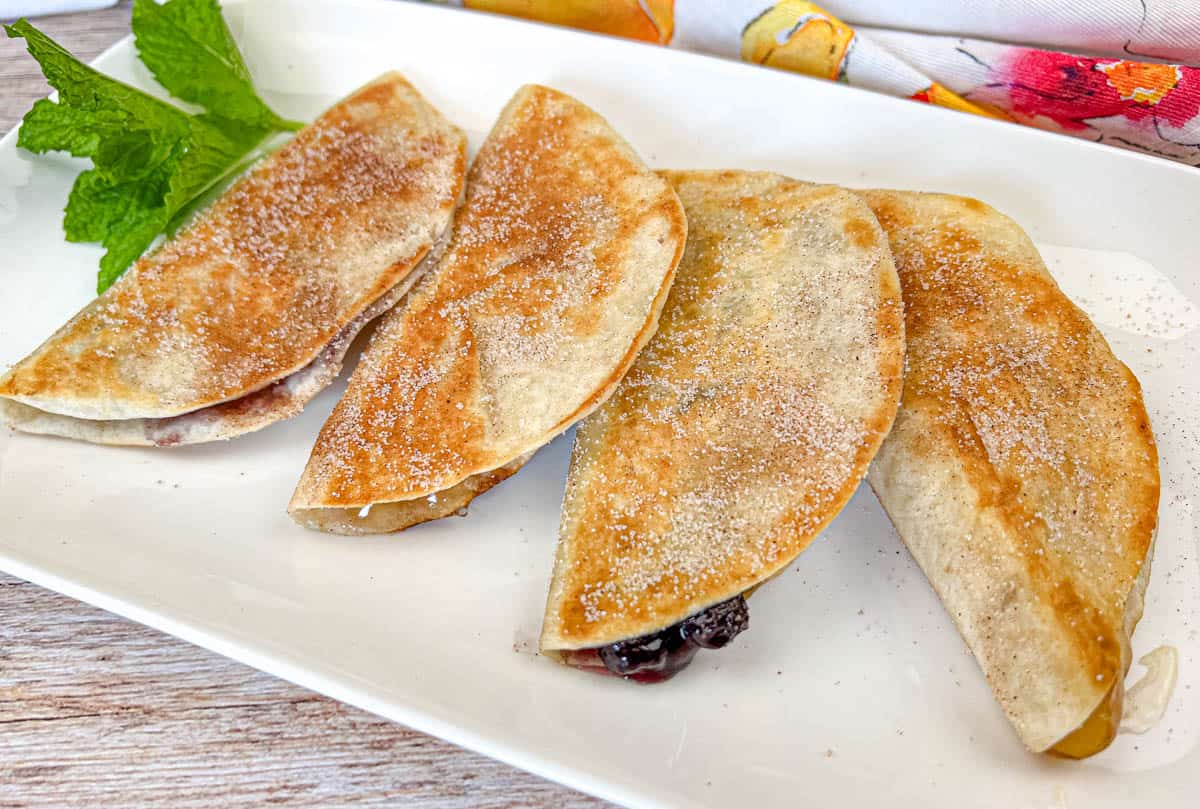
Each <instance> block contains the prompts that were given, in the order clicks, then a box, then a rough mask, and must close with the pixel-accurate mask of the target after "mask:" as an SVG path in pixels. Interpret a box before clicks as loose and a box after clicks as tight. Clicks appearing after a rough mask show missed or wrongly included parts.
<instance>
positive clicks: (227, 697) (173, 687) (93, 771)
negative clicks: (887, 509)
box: [0, 3, 606, 809]
mask: <svg viewBox="0 0 1200 809" xmlns="http://www.w3.org/2000/svg"><path fill="white" fill-rule="evenodd" d="M36 23H37V25H38V26H39V27H40V28H42V29H43V30H44V31H46V32H47V33H49V34H50V35H51V36H53V37H55V38H56V39H58V40H59V41H60V42H61V43H62V44H63V45H65V46H66V47H67V48H69V49H70V50H72V51H73V52H74V53H76V54H77V55H79V56H80V57H82V58H84V59H91V58H93V57H95V56H96V55H97V54H98V53H99V52H100V51H101V50H103V49H104V48H106V47H107V46H108V45H110V44H112V43H113V42H114V41H116V40H117V39H118V38H120V37H121V36H123V35H124V34H126V33H128V30H129V5H128V3H122V4H121V5H120V6H118V7H117V8H115V9H111V10H106V11H100V12H92V13H89V14H77V15H64V16H61V17H46V18H42V19H39V20H37V21H36ZM47 92H48V88H47V86H46V84H45V81H44V80H43V79H42V76H41V73H40V72H39V71H38V69H37V66H36V64H35V63H34V62H33V60H32V59H30V58H29V57H28V56H27V55H26V54H25V50H24V48H23V46H22V43H21V41H20V40H10V39H6V38H0V131H7V130H8V129H9V128H11V127H12V126H14V125H15V124H16V123H17V121H19V120H20V117H21V116H22V115H24V113H25V111H26V110H27V109H28V108H29V105H30V104H32V103H33V101H34V100H35V99H37V98H40V97H41V96H44V95H45V94H46V93H47ZM266 804H271V805H278V806H282V807H299V806H320V807H342V806H344V807H383V806H399V805H403V806H406V807H413V808H414V809H429V808H430V807H445V808H446V809H451V808H454V807H484V808H485V809H486V808H488V807H517V806H522V807H524V806H528V807H555V808H556V809H558V808H559V807H562V808H563V809H583V807H589V808H590V807H602V806H605V805H606V804H604V803H603V802H601V801H598V800H596V799H593V798H589V797H586V796H584V795H580V794H579V793H576V792H573V791H571V790H568V789H566V788H564V787H561V786H558V785H556V784H552V783H550V782H548V781H544V780H542V779H540V778H537V777H536V776H533V775H529V774H528V773H524V772H521V771H520V770H516V769H513V768H512V767H509V766H507V765H505V764H501V763H499V762H496V761H492V760H490V759H487V758H484V757H482V756H479V755H476V754H474V753H470V752H468V751H465V750H461V749H459V748H456V747H454V746H452V745H449V744H446V743H445V742H442V741H439V740H437V739H434V738H432V737H429V736H425V735H424V734H421V733H417V732H415V731H412V730H409V729H407V728H404V727H402V726H399V725H396V724H393V723H391V722H388V721H386V720H383V719H380V718H378V717H375V716H372V715H370V714H367V713H365V712H363V711H360V710H357V709H355V708H350V707H348V706H345V705H342V704H340V703H337V702H334V701H333V700H330V699H326V698H325V697H321V696H319V695H317V694H314V693H312V692H310V691H306V690H304V689H302V688H299V687H297V686H294V685H291V684H289V683H286V682H284V681H282V680H277V679H275V678H273V677H270V676H268V675H266V674H263V673H261V672H258V671H255V670H253V669H250V668H248V667H246V666H243V665H241V664H239V663H235V662H233V661H231V660H227V659H225V658H222V657H220V656H218V655H215V654H212V653H210V652H207V651H205V650H203V649H199V648H197V647H195V646H192V645H190V644H187V643H184V642H183V641H180V640H177V639H175V638H172V637H170V636H167V635H163V634H161V633H159V632H156V631H154V630H152V629H148V628H146V627H143V626H140V625H138V624H134V623H131V622H129V621H126V620H124V619H122V618H118V617H116V616H114V615H110V614H109V613H106V612H103V611H101V610H97V609H94V608H92V607H88V606H86V605H83V604H80V603H78V602H76V601H72V600H71V599H68V598H66V597H64V596H60V595H58V594H56V593H52V592H50V591H48V590H44V589H42V588H40V587H36V586H34V585H32V584H28V583H26V582H23V581H20V580H18V579H15V578H12V577H10V576H6V575H4V574H0V809H16V808H17V807H20V808H21V809H26V808H27V807H28V808H29V809H33V808H34V807H82V806H87V807H172V809H190V808H191V807H196V808H197V809H213V808H214V807H235V806H236V807H241V806H246V807H250V806H253V807H259V806H263V805H266Z"/></svg>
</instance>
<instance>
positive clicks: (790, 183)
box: [541, 171, 904, 667]
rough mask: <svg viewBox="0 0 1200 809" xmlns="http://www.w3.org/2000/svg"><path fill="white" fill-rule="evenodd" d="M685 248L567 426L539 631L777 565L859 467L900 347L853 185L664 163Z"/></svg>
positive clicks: (712, 600)
mask: <svg viewBox="0 0 1200 809" xmlns="http://www.w3.org/2000/svg"><path fill="white" fill-rule="evenodd" d="M664 175H665V176H666V177H667V178H668V179H669V180H670V181H671V182H672V184H673V185H674V186H675V189H676V191H677V192H678V194H679V197H680V199H682V200H683V204H684V209H685V210H686V211H687V216H688V222H689V231H688V242H687V250H686V252H685V253H684V258H683V261H682V262H681V263H680V266H679V271H678V276H677V278H676V281H675V285H674V287H673V288H672V290H671V293H670V296H669V298H668V301H667V305H666V308H665V309H664V311H663V316H662V319H661V322H660V324H659V329H658V332H657V334H655V336H654V338H653V339H652V340H651V341H650V344H649V345H648V346H647V347H646V349H645V350H644V351H643V352H642V354H641V355H640V356H639V357H638V359H637V362H636V363H635V364H634V366H633V368H632V369H631V370H630V372H629V374H628V376H626V377H625V379H624V380H623V381H622V382H621V384H620V386H619V387H618V388H617V392H616V393H615V394H614V395H613V397H612V398H611V399H610V400H609V401H608V402H607V403H606V404H605V405H604V406H603V407H601V408H600V409H599V410H597V411H596V412H595V413H594V414H593V415H592V416H590V417H589V418H588V419H587V420H586V421H584V422H583V423H582V424H581V425H580V426H579V429H578V431H577V433H576V438H575V450H574V454H573V456H572V458H571V467H570V473H569V476H568V479H567V487H566V494H565V497H564V499H563V513H562V523H561V527H560V531H559V542H558V549H557V553H556V556H555V561H554V572H553V578H552V580H551V583H550V593H549V598H548V602H547V605H546V614H545V620H544V623H543V626H542V636H541V649H542V651H543V652H544V653H548V654H549V655H550V656H552V657H556V658H558V659H560V660H563V661H564V662H569V663H572V664H573V665H580V666H585V667H587V664H586V663H585V662H583V661H582V660H576V659H574V656H573V655H571V654H564V652H566V651H567V650H581V649H589V650H590V649H595V648H597V647H601V646H604V645H607V644H613V643H616V642H619V641H626V640H629V639H633V638H640V637H643V636H650V635H653V634H654V633H657V632H659V631H661V630H664V629H666V628H668V627H672V626H673V625H675V624H678V623H679V622H680V621H682V620H683V619H685V618H689V617H690V616H695V615H696V614H697V613H700V612H701V611H702V610H705V609H707V608H709V607H712V606H714V605H717V604H720V603H721V602H725V601H726V600H728V599H730V598H734V597H737V596H739V595H740V594H745V593H747V591H749V590H751V589H753V588H754V587H756V586H757V585H759V584H761V583H762V582H763V581H765V580H767V579H769V578H770V577H772V576H774V575H775V574H776V573H778V572H780V571H782V570H783V569H784V568H785V567H786V566H787V565H788V564H789V563H790V562H791V561H792V560H794V559H795V558H796V556H797V555H798V554H799V553H800V552H801V551H803V550H804V549H805V548H807V547H808V545H809V544H810V543H811V542H812V541H813V538H814V537H816V536H817V534H818V533H820V531H821V530H822V529H823V528H824V527H825V526H826V525H828V524H829V522H830V520H832V519H833V518H834V516H836V515H837V513H838V512H839V511H840V510H841V509H842V507H843V506H844V505H845V504H846V502H847V501H848V500H849V499H850V496H851V495H852V494H853V492H854V490H855V488H856V487H857V486H858V484H859V482H860V481H861V480H862V478H863V476H864V475H865V474H866V471H867V466H868V464H869V463H870V461H871V459H872V457H874V455H875V452H876V450H877V449H878V447H879V446H880V443H881V442H882V440H883V437H884V435H885V434H886V433H887V431H888V429H889V427H890V426H891V424H892V420H893V418H894V417H895V413H896V407H897V405H898V404H899V399H900V386H901V374H902V368H903V356H904V330H903V315H902V312H901V304H900V287H899V281H898V279H897V277H896V270H895V268H894V267H893V265H892V259H891V254H890V252H889V250H888V246H887V239H886V237H885V236H884V234H883V232H882V231H881V230H880V228H879V224H878V223H877V222H876V221H875V217H874V216H872V214H871V211H870V209H869V208H868V207H867V206H866V205H865V204H864V203H863V202H862V200H861V199H860V198H859V197H858V196H857V195H855V194H853V193H851V192H849V191H846V190H844V189H841V188H836V187H833V186H818V185H811V184H809V183H802V182H797V181H794V180H790V179H787V178H785V177H780V176H778V175H774V174H766V173H756V172H740V171H721V172H664Z"/></svg>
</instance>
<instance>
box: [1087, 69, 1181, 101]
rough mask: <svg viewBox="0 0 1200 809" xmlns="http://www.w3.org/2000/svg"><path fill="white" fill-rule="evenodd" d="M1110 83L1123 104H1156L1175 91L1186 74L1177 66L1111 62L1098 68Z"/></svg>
mask: <svg viewBox="0 0 1200 809" xmlns="http://www.w3.org/2000/svg"><path fill="white" fill-rule="evenodd" d="M1096 70H1099V71H1100V72H1101V73H1103V74H1104V75H1105V77H1106V78H1107V80H1108V86H1109V87H1112V88H1113V89H1114V90H1116V91H1117V93H1119V94H1120V96H1121V99H1122V100H1123V101H1136V102H1138V103H1139V104H1157V103H1158V102H1159V101H1161V100H1162V97H1163V96H1165V95H1166V94H1167V93H1169V92H1171V91H1172V90H1174V89H1175V85H1177V84H1179V82H1180V80H1181V79H1182V78H1183V73H1182V71H1180V69H1179V68H1178V67H1176V66H1175V65H1159V64H1155V63H1153V62H1125V61H1121V62H1111V63H1108V64H1104V63H1100V64H1097V65H1096Z"/></svg>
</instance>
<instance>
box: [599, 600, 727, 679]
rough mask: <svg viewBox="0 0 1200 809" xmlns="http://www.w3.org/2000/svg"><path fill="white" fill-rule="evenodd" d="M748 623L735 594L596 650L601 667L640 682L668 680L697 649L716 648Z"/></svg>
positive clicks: (689, 659) (682, 667)
mask: <svg viewBox="0 0 1200 809" xmlns="http://www.w3.org/2000/svg"><path fill="white" fill-rule="evenodd" d="M749 626H750V610H749V608H748V607H747V606H746V599H744V598H742V596H740V595H737V596H734V597H733V598H731V599H729V600H728V601H722V602H721V603H720V604H714V605H713V606H711V607H709V608H708V609H706V610H702V611H700V612H698V613H696V614H695V615H692V616H690V617H688V618H684V619H683V620H682V621H680V622H679V623H677V624H675V625H674V626H669V627H667V628H666V629H664V630H662V631H660V632H655V633H653V634H650V635H643V636H642V637H640V638H632V639H630V640H623V641H618V642H617V643H611V644H609V645H608V646H601V647H600V648H599V649H596V650H595V651H596V654H597V655H598V656H599V657H600V662H602V663H603V664H604V668H606V669H608V671H610V672H612V673H613V674H616V675H617V676H619V677H627V678H629V679H631V680H636V681H638V682H642V683H657V682H661V681H663V680H667V679H670V678H671V677H673V676H674V675H675V674H676V673H678V672H679V671H681V670H683V669H684V668H686V667H687V665H688V664H689V663H691V662H692V658H693V657H695V655H696V652H697V650H699V649H720V648H721V647H723V646H725V645H726V644H728V643H729V642H730V641H731V640H733V639H734V638H735V637H737V636H738V635H739V634H741V633H742V632H745V631H746V629H747V628H748V627H749Z"/></svg>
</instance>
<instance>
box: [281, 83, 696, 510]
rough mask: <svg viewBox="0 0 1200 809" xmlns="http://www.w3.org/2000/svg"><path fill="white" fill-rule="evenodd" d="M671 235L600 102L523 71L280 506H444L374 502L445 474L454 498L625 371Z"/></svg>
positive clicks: (644, 328) (660, 195)
mask: <svg viewBox="0 0 1200 809" xmlns="http://www.w3.org/2000/svg"><path fill="white" fill-rule="evenodd" d="M686 235H687V222H686V220H685V218H684V215H683V209H682V206H681V205H680V203H679V200H678V198H677V197H676V196H675V192H674V191H672V190H671V187H670V186H669V185H668V184H667V183H666V182H665V181H663V180H662V179H661V178H660V177H658V176H657V175H655V174H654V173H653V172H651V171H650V170H649V169H647V168H646V167H645V165H644V164H643V163H642V161H641V160H640V158H638V156H637V155H636V153H634V151H633V150H632V149H631V148H630V147H629V145H628V144H626V143H625V141H624V140H622V139H621V138H620V136H619V135H617V134H616V133H615V132H614V131H613V130H612V128H611V127H610V126H609V125H608V123H607V122H606V121H605V120H604V119H603V118H601V117H600V116H599V115H597V114H596V113H595V112H593V111H592V110H591V109H589V108H588V107H586V106H584V105H583V104H581V103H580V102H578V101H576V100H575V99H573V98H571V97H570V96H567V95H565V94H563V93H560V92H558V91H555V90H551V89H549V88H546V87H539V86H536V85H531V86H527V87H524V88H522V89H521V90H520V91H518V93H517V94H516V95H515V96H514V97H513V99H512V100H511V101H510V102H509V104H508V106H507V107H506V108H505V110H504V111H503V112H502V113H501V116H500V119H499V120H498V121H497V123H496V126H495V128H494V129H493V130H492V133H491V134H490V135H489V136H488V139H487V141H486V142H485V143H484V144H483V146H482V147H481V149H480V152H479V155H478V157H477V158H476V160H475V163H474V165H473V166H472V167H471V171H470V174H469V177H468V184H467V196H466V202H465V203H464V205H463V208H462V210H461V212H460V213H459V215H458V218H457V220H456V222H455V225H454V231H453V234H452V236H451V242H450V246H449V248H448V249H447V252H446V256H445V258H444V259H443V260H442V262H441V264H440V265H439V266H438V268H437V269H436V271H434V272H433V273H431V274H430V276H429V277H428V278H427V279H426V280H425V281H423V282H422V283H421V284H420V285H419V286H418V287H417V289H416V290H414V292H413V294H412V296H411V297H410V299H409V301H408V303H407V304H406V305H405V306H403V307H401V308H398V309H396V310H395V311H393V312H392V313H391V314H390V315H389V316H388V317H387V318H386V319H385V320H384V322H383V323H382V324H381V326H380V328H379V330H378V331H377V332H376V333H375V335H374V336H373V338H372V341H371V344H370V346H369V348H368V349H367V351H366V353H365V354H364V356H363V360H362V362H361V363H360V364H359V366H358V368H357V369H356V370H355V372H354V375H353V376H352V377H351V380H350V385H349V388H348V390H347V391H346V394H345V396H344V397H343V398H342V401H341V402H339V404H338V406H337V408H336V409H335V410H334V412H333V415H332V416H330V419H329V421H328V422H327V423H326V424H325V427H324V428H323V429H322V431H321V434H320V436H319V437H318V439H317V442H316V445H315V447H314V448H313V453H312V456H311V457H310V459H309V462H308V465H307V467H306V468H305V470H304V475H303V477H302V478H301V480H300V483H299V485H298V486H297V488H296V492H295V495H294V496H293V498H292V502H291V505H290V507H289V511H290V512H291V513H292V516H293V517H294V518H295V519H296V520H297V521H298V522H300V523H301V524H304V525H308V526H311V527H318V528H321V529H323V530H330V531H336V532H340V533H364V532H372V533H377V532H383V531H397V530H401V529H403V528H406V527H408V526H409V525H413V524H415V523H417V522H422V521H424V520H426V519H429V518H430V517H431V516H444V514H441V513H437V511H438V510H434V511H432V512H431V510H430V509H429V508H428V507H426V506H425V505H423V504H422V506H421V508H416V509H412V508H398V507H396V508H380V506H381V505H383V504H397V503H403V502H406V501H416V500H422V501H425V500H428V499H430V495H437V494H438V493H447V492H448V490H453V491H454V497H453V498H445V499H443V500H442V502H443V503H446V502H449V500H451V499H453V500H454V501H455V506H454V509H452V510H457V509H459V508H462V507H464V506H465V505H466V503H467V502H469V500H470V499H471V498H472V497H474V496H475V494H477V493H479V492H480V491H483V490H484V489H486V488H488V487H489V486H490V485H492V484H494V483H495V482H498V480H499V479H501V478H502V477H507V475H509V474H512V473H513V472H515V471H516V469H517V468H519V465H520V463H521V462H522V460H521V459H523V458H526V457H528V456H529V455H531V454H532V453H533V452H534V451H535V450H536V449H538V448H539V447H541V446H542V445H544V444H545V443H547V442H548V441H550V440H551V439H552V438H553V437H554V436H555V435H557V434H558V433H560V432H562V431H563V430H565V429H566V428H567V427H569V426H570V425H571V424H572V423H573V422H574V421H576V420H577V419H579V418H581V417H582V416H584V415H586V414H587V413H588V412H590V411H591V410H592V409H594V408H595V407H596V406H598V405H599V404H600V403H601V402H602V401H603V400H604V399H605V398H606V397H607V396H608V395H609V394H610V393H611V391H612V390H613V388H614V387H615V385H616V383H617V381H618V380H619V379H620V378H621V377H622V376H623V375H624V373H625V371H626V370H627V369H628V367H629V366H630V364H631V363H632V362H633V358H634V357H635V356H636V354H637V352H638V351H639V350H640V349H641V347H642V346H643V345H644V344H645V342H646V340H648V339H649V337H650V335H651V334H652V333H653V332H654V329H655V326H656V324H657V321H658V314H659V311H660V310H661V308H662V305H663V303H664V301H665V300H666V293H667V290H668V289H669V287H670V284H671V280H672V279H673V277H674V273H675V266H676V264H678V262H679V258H680V256H681V255H682V252H683V245H684V242H685V240H686ZM494 470H504V474H503V475H495V474H492V473H493V471H494ZM468 480H474V483H470V484H467V485H462V484H463V483H464V481H468ZM367 505H371V506H372V510H371V511H369V512H368V516H364V517H362V518H359V517H358V516H357V511H359V510H361V509H362V508H363V507H364V506H367ZM439 508H440V507H439ZM319 509H331V510H337V512H338V513H336V514H334V515H332V516H330V515H324V516H323V515H321V514H317V513H313V512H314V511H315V510H319ZM446 513H450V511H447V512H446Z"/></svg>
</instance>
